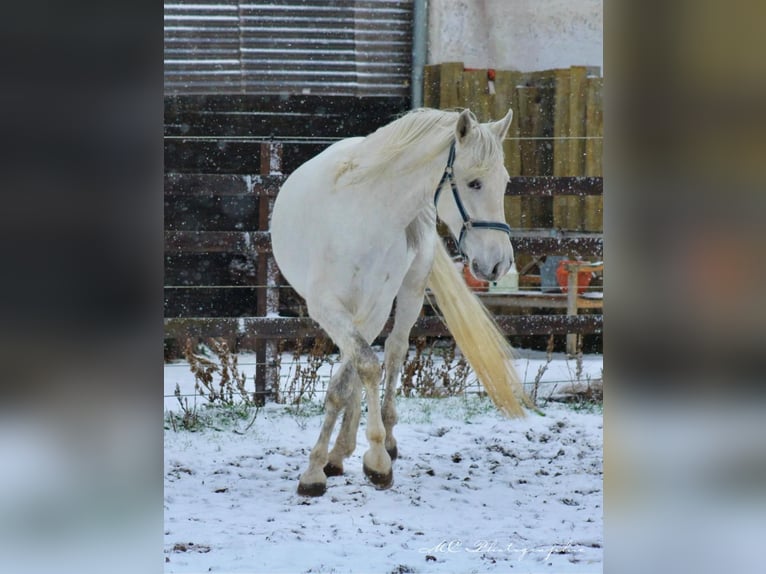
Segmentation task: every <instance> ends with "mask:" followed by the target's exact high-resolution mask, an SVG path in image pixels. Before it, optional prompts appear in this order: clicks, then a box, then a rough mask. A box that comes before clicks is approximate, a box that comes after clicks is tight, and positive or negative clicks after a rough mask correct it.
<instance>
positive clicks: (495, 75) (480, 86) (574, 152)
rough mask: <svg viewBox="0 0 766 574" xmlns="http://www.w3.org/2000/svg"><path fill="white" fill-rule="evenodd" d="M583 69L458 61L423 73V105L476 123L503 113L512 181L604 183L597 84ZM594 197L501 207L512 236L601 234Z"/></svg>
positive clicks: (530, 200) (518, 199) (524, 200)
mask: <svg viewBox="0 0 766 574" xmlns="http://www.w3.org/2000/svg"><path fill="white" fill-rule="evenodd" d="M597 74H598V70H597V69H593V68H587V67H585V66H573V67H571V68H568V69H558V70H545V71H541V72H528V73H522V72H514V71H507V70H492V69H489V70H487V69H483V70H470V69H468V70H467V69H465V68H464V67H463V63H462V62H450V63H445V64H439V65H434V66H426V68H425V71H424V90H423V96H424V105H425V106H426V107H433V108H440V109H451V108H464V107H468V108H471V110H472V111H473V112H474V113H475V114H476V116H477V118H478V119H479V120H480V121H489V120H491V119H498V118H501V117H503V116H504V115H505V113H506V112H507V111H508V108H509V107H510V108H512V109H513V111H514V115H513V122H512V123H511V127H510V129H509V132H508V136H507V138H506V140H505V143H504V145H505V160H506V167H507V169H508V173H509V174H510V175H511V176H527V177H529V176H567V177H580V176H590V177H601V176H602V167H601V161H602V137H603V107H602V90H603V78H601V77H599V76H598V75H597ZM602 216H603V198H602V196H601V195H600V194H589V195H584V194H573V195H560V196H555V197H554V196H546V197H541V196H539V195H527V196H521V195H520V196H515V197H510V198H508V199H507V200H506V218H507V221H508V223H509V225H510V226H511V227H513V228H515V229H525V228H540V227H553V228H557V229H570V230H577V231H588V232H601V231H603V225H602V219H603V217H602Z"/></svg>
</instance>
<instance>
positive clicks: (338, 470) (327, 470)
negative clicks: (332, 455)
mask: <svg viewBox="0 0 766 574" xmlns="http://www.w3.org/2000/svg"><path fill="white" fill-rule="evenodd" d="M323 470H324V475H325V476H341V475H342V474H343V467H342V466H335V465H334V464H333V463H331V462H328V463H327V464H326V465H324V469H323Z"/></svg>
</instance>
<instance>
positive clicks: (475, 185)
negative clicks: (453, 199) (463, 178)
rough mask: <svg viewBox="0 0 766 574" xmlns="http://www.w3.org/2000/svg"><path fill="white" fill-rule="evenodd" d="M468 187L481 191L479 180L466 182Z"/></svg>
mask: <svg viewBox="0 0 766 574" xmlns="http://www.w3.org/2000/svg"><path fill="white" fill-rule="evenodd" d="M468 187H470V188H471V189H476V190H479V189H481V180H480V179H474V180H473V181H469V182H468Z"/></svg>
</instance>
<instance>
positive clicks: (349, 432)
mask: <svg viewBox="0 0 766 574" xmlns="http://www.w3.org/2000/svg"><path fill="white" fill-rule="evenodd" d="M349 372H350V373H351V374H352V376H353V377H354V378H355V380H354V381H353V383H354V384H353V385H352V388H351V392H350V394H349V395H348V397H347V398H346V402H345V405H344V410H343V422H342V423H341V425H340V430H339V431H338V438H336V439H335V446H333V447H332V450H331V451H330V455H329V456H328V458H327V464H326V465H325V467H324V473H325V475H327V476H339V475H341V474H343V460H344V459H346V458H348V457H349V456H351V455H352V454H353V453H354V449H356V433H357V430H358V429H359V418H360V417H361V415H362V384H361V382H360V381H359V380H358V377H357V375H356V371H354V370H353V369H350V371H349Z"/></svg>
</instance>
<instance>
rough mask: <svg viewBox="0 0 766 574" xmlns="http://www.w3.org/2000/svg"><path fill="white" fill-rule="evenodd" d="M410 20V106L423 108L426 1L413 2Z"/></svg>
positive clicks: (426, 30)
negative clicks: (411, 18)
mask: <svg viewBox="0 0 766 574" xmlns="http://www.w3.org/2000/svg"><path fill="white" fill-rule="evenodd" d="M413 4H414V5H413V20H412V78H411V81H410V82H411V86H410V88H411V94H412V101H411V103H410V106H411V107H412V108H413V109H415V108H420V107H422V106H423V67H424V66H425V65H426V56H427V53H426V52H427V49H428V36H427V33H428V0H415V1H414V3H413Z"/></svg>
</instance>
